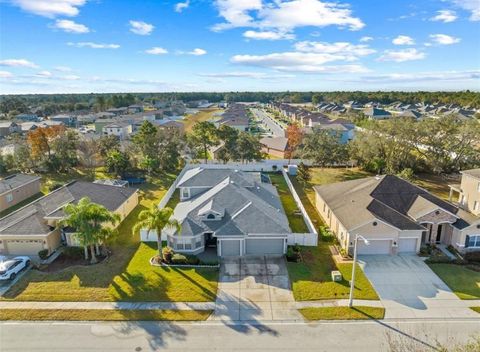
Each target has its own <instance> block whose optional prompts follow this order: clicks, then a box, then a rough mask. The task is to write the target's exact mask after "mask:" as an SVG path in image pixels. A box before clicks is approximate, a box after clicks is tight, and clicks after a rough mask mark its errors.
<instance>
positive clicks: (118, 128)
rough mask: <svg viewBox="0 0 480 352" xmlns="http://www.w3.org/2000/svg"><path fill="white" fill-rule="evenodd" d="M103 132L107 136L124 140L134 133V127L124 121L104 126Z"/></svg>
mask: <svg viewBox="0 0 480 352" xmlns="http://www.w3.org/2000/svg"><path fill="white" fill-rule="evenodd" d="M102 132H103V135H105V136H117V137H118V138H119V139H122V140H123V139H126V138H128V137H129V136H130V135H131V134H132V133H133V125H132V124H131V123H130V122H124V121H118V122H113V123H110V124H107V125H105V126H103V128H102Z"/></svg>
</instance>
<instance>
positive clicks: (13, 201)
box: [0, 174, 40, 212]
mask: <svg viewBox="0 0 480 352" xmlns="http://www.w3.org/2000/svg"><path fill="white" fill-rule="evenodd" d="M37 193H40V177H38V176H32V175H24V174H16V175H11V176H8V177H5V178H4V179H2V180H0V212H2V211H4V210H6V209H8V208H10V207H13V206H14V205H17V204H18V203H20V202H22V201H24V200H25V199H28V198H30V197H32V196H34V195H35V194H37Z"/></svg>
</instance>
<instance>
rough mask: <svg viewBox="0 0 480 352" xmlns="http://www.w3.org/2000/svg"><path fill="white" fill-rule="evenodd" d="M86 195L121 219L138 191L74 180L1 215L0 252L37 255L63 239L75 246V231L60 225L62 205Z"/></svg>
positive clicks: (133, 201) (132, 206) (130, 206)
mask: <svg viewBox="0 0 480 352" xmlns="http://www.w3.org/2000/svg"><path fill="white" fill-rule="evenodd" d="M83 197H88V198H90V200H91V201H92V202H94V203H97V204H101V205H103V206H104V207H106V208H107V209H108V210H110V211H112V212H115V213H117V214H119V215H120V218H121V220H123V219H125V217H126V216H127V215H128V214H130V212H131V211H132V210H133V209H134V208H135V207H136V206H137V204H138V192H137V189H134V188H125V187H118V186H111V185H104V184H96V183H90V182H82V181H73V182H70V183H69V184H67V185H65V186H63V187H60V188H59V189H56V190H55V191H53V192H51V193H49V194H47V195H46V196H44V197H42V198H39V199H37V200H35V201H33V202H32V203H30V204H28V205H26V206H24V207H22V208H20V209H18V210H17V211H15V212H13V213H11V214H9V215H7V216H6V217H4V218H2V219H0V255H28V256H37V255H38V252H39V251H41V250H43V249H47V250H48V251H49V253H52V252H53V251H55V250H56V249H57V248H58V247H59V246H60V245H61V244H62V243H64V244H66V245H67V246H76V245H77V242H76V241H75V237H74V236H73V235H74V231H72V230H69V229H64V228H62V229H59V228H58V226H57V225H58V223H59V221H60V220H61V219H63V218H64V216H65V214H64V212H63V208H64V207H65V206H66V205H67V204H70V203H77V202H78V201H79V200H80V199H81V198H83Z"/></svg>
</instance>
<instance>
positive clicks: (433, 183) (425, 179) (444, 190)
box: [413, 174, 454, 200]
mask: <svg viewBox="0 0 480 352" xmlns="http://www.w3.org/2000/svg"><path fill="white" fill-rule="evenodd" d="M413 183H414V184H416V185H418V186H420V187H422V188H424V189H426V190H427V191H429V192H430V193H432V194H434V195H436V196H437V197H439V198H441V199H444V200H448V197H449V194H450V187H448V184H449V183H454V182H452V181H451V180H450V181H448V180H446V179H444V178H443V177H442V176H439V175H429V174H420V175H417V177H416V178H415V179H414V180H413Z"/></svg>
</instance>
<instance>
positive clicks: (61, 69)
mask: <svg viewBox="0 0 480 352" xmlns="http://www.w3.org/2000/svg"><path fill="white" fill-rule="evenodd" d="M55 70H57V71H59V72H71V71H72V69H71V68H70V67H68V66H57V67H55Z"/></svg>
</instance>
